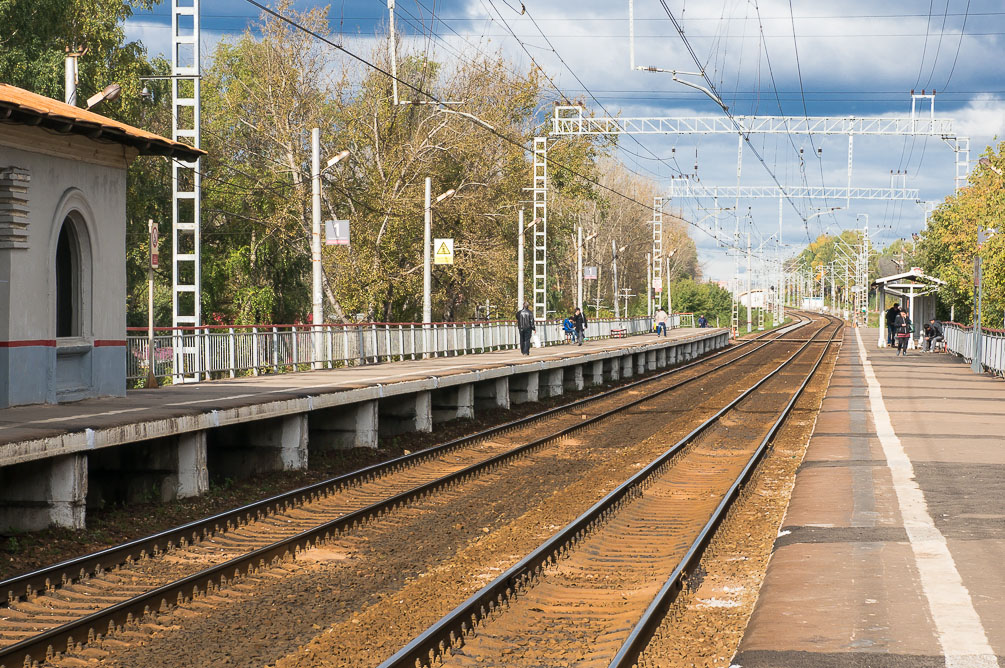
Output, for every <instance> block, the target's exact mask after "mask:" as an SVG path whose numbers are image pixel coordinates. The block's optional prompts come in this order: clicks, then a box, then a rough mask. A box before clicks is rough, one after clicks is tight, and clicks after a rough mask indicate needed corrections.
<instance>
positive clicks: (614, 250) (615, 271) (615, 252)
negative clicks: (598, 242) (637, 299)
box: [611, 239, 626, 320]
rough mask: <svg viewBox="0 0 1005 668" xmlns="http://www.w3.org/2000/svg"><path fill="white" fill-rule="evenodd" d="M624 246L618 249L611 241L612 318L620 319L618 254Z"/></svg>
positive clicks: (612, 240)
mask: <svg viewBox="0 0 1005 668" xmlns="http://www.w3.org/2000/svg"><path fill="white" fill-rule="evenodd" d="M625 248H626V247H625V246H622V247H621V248H618V246H617V244H616V243H614V239H611V265H612V273H613V276H612V280H613V284H614V317H615V318H617V319H619V320H620V319H621V306H620V305H619V304H618V253H620V252H621V251H623V250H625Z"/></svg>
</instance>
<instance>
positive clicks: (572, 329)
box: [516, 302, 586, 355]
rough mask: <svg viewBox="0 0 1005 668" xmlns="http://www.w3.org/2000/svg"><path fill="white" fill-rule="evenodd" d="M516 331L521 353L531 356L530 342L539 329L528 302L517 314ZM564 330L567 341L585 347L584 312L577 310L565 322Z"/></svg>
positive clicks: (563, 324)
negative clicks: (518, 334)
mask: <svg viewBox="0 0 1005 668" xmlns="http://www.w3.org/2000/svg"><path fill="white" fill-rule="evenodd" d="M516 329H517V331H518V332H519V333H520V352H521V353H523V354H524V355H530V342H531V338H532V337H533V336H534V332H536V331H537V327H536V326H535V323H534V313H533V311H531V310H530V304H529V303H527V302H524V305H523V308H522V309H520V310H519V311H517V312H516ZM562 330H563V331H564V332H565V336H566V340H567V341H570V342H572V343H576V344H577V345H580V346H581V345H583V340H584V339H585V338H586V335H585V333H586V316H585V315H584V314H583V310H582V309H579V308H577V309H576V310H575V312H574V313H573V314H572V315H570V316H569V317H568V318H566V319H565V320H563V321H562Z"/></svg>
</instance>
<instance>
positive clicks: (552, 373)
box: [541, 368, 565, 399]
mask: <svg viewBox="0 0 1005 668" xmlns="http://www.w3.org/2000/svg"><path fill="white" fill-rule="evenodd" d="M542 374H543V375H544V381H543V382H542V383H541V397H542V398H545V399H546V398H548V397H557V396H560V395H561V394H562V393H563V392H564V391H565V390H564V388H563V386H562V381H563V380H564V377H565V371H564V369H561V368H558V369H548V370H547V371H543V372H542Z"/></svg>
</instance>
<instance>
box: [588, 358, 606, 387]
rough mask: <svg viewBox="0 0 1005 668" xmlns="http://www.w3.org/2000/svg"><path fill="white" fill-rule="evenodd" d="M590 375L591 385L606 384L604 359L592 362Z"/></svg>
mask: <svg viewBox="0 0 1005 668" xmlns="http://www.w3.org/2000/svg"><path fill="white" fill-rule="evenodd" d="M588 376H589V381H590V385H603V384H604V362H603V360H599V361H597V362H590V364H589V373H588Z"/></svg>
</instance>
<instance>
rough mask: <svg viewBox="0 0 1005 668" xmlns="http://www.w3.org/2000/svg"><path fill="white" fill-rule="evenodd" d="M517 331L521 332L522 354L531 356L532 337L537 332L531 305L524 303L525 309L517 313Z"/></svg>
mask: <svg viewBox="0 0 1005 668" xmlns="http://www.w3.org/2000/svg"><path fill="white" fill-rule="evenodd" d="M516 329H517V331H518V332H520V352H521V353H523V354H524V355H530V336H531V334H532V333H533V332H535V331H537V328H536V327H534V314H533V313H531V310H530V304H528V303H527V302H524V305H523V308H522V309H520V310H519V311H517V312H516Z"/></svg>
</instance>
